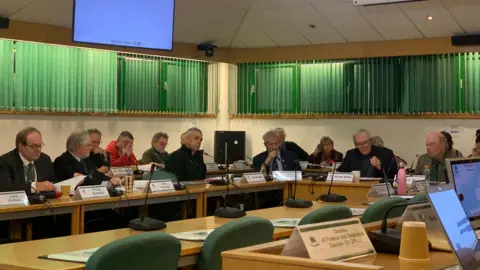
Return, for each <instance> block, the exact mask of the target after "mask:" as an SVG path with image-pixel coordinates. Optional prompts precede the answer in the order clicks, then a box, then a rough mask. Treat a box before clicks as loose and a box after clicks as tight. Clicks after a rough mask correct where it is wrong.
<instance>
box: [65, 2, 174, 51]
mask: <svg viewBox="0 0 480 270" xmlns="http://www.w3.org/2000/svg"><path fill="white" fill-rule="evenodd" d="M174 14H175V0H74V3H73V38H72V40H73V42H80V43H91V44H103V45H113V46H122V47H135V48H146V49H156V50H172V47H173V23H174Z"/></svg>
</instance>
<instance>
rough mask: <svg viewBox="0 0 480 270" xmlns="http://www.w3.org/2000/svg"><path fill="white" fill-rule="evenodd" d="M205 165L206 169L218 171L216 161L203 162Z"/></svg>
mask: <svg viewBox="0 0 480 270" xmlns="http://www.w3.org/2000/svg"><path fill="white" fill-rule="evenodd" d="M205 166H206V167H207V171H218V164H217V163H205Z"/></svg>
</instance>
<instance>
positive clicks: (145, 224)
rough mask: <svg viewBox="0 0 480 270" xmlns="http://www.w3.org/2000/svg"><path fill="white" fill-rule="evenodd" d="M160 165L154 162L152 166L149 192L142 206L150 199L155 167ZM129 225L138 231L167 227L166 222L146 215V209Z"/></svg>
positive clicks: (148, 185)
mask: <svg viewBox="0 0 480 270" xmlns="http://www.w3.org/2000/svg"><path fill="white" fill-rule="evenodd" d="M156 167H158V166H157V165H155V164H154V163H153V164H152V166H151V167H150V177H149V178H148V182H147V194H145V201H144V202H143V206H142V208H143V209H145V207H146V205H147V200H148V193H149V191H150V183H151V182H152V177H153V173H154V172H155V168H156ZM128 227H129V228H130V229H132V230H137V231H154V230H161V229H163V228H166V227H167V224H165V222H163V221H160V220H156V219H153V218H149V217H145V211H142V212H141V214H140V217H139V218H136V219H132V220H130V223H129V224H128Z"/></svg>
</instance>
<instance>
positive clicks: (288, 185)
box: [282, 183, 292, 203]
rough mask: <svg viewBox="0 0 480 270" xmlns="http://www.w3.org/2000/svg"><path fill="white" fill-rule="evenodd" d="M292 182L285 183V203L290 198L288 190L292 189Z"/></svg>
mask: <svg viewBox="0 0 480 270" xmlns="http://www.w3.org/2000/svg"><path fill="white" fill-rule="evenodd" d="M291 185H292V184H291V183H285V185H284V186H283V201H282V202H283V203H285V202H286V201H287V199H288V190H289V189H290V186H291Z"/></svg>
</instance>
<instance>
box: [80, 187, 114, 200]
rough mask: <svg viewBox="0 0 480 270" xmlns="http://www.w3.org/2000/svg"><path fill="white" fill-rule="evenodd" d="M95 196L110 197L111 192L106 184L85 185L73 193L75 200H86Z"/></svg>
mask: <svg viewBox="0 0 480 270" xmlns="http://www.w3.org/2000/svg"><path fill="white" fill-rule="evenodd" d="M93 198H110V194H109V193H108V190H107V188H106V187H105V186H102V185H98V186H84V187H78V188H77V190H76V191H75V194H74V195H73V199H74V200H85V199H93Z"/></svg>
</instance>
